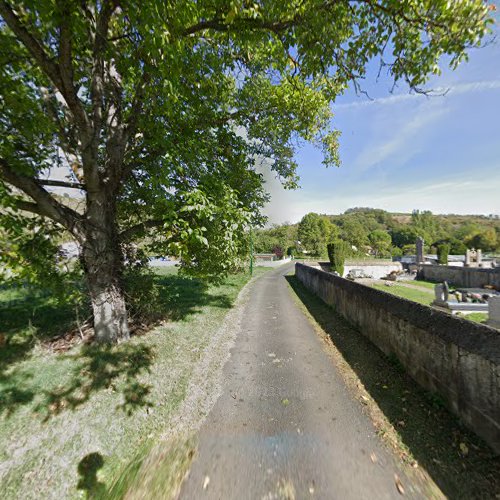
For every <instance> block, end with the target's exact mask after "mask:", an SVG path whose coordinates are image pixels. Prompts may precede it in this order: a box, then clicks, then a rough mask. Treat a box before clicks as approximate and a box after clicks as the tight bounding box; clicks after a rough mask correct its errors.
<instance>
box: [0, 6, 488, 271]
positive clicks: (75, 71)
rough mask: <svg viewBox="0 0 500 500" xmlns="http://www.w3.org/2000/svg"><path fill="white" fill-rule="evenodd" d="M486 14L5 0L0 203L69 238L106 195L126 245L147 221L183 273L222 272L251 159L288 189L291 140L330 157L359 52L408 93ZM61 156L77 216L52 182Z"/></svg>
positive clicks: (255, 191) (0, 38)
mask: <svg viewBox="0 0 500 500" xmlns="http://www.w3.org/2000/svg"><path fill="white" fill-rule="evenodd" d="M488 16H489V13H488V5H486V4H485V3H484V2H483V1H482V0H455V1H452V2H450V1H447V0H432V1H430V0H405V1H404V2H401V1H399V0H379V1H375V0H358V1H348V0H339V1H335V2H332V1H330V0H301V1H298V0H279V1H278V0H259V1H246V0H201V1H192V0H191V1H189V0H178V1H176V0H172V1H169V2H165V1H164V0H141V1H140V2H139V1H137V0H129V1H127V2H117V1H116V0H98V1H97V0H95V1H89V2H76V1H75V2H73V1H59V0H24V1H16V2H14V1H7V0H1V1H0V96H1V100H0V178H1V179H2V180H1V181H0V182H1V185H0V190H1V191H2V198H1V199H2V205H3V207H4V208H3V213H4V215H5V214H6V215H5V216H6V217H8V216H10V215H12V219H11V221H12V224H14V225H15V223H19V224H25V225H33V218H24V219H20V218H18V217H17V215H16V216H14V215H13V214H14V213H15V211H16V210H22V211H23V213H25V212H26V211H28V212H30V213H32V214H34V217H35V218H36V221H37V224H38V225H40V226H41V225H44V224H45V222H44V221H45V220H47V219H50V220H51V221H52V222H53V223H55V224H56V225H58V226H59V227H61V226H62V227H63V228H64V229H66V230H67V231H68V232H70V233H71V234H72V236H73V237H74V238H75V239H77V240H78V241H80V242H83V241H84V231H83V229H82V227H85V226H82V224H83V225H84V224H87V223H89V220H88V217H89V213H90V212H89V210H90V209H91V207H92V206H95V203H98V202H99V203H101V202H102V200H112V201H113V202H114V203H115V204H116V209H113V210H114V211H115V212H116V214H115V216H114V219H113V221H112V223H113V224H114V223H116V224H117V226H118V228H119V233H120V236H119V237H120V240H121V241H122V242H126V241H131V240H133V239H134V238H138V237H143V236H144V235H145V234H146V233H147V232H148V231H150V230H151V228H153V227H156V228H159V229H157V230H156V232H155V233H153V234H150V238H151V239H150V242H151V243H158V244H159V245H160V248H165V249H167V251H169V252H171V253H176V254H178V255H180V256H181V257H183V259H184V262H185V265H186V266H187V267H188V268H189V269H191V270H193V271H194V272H199V273H200V274H202V275H204V276H209V275H216V274H220V273H222V272H226V271H227V270H228V269H229V268H230V267H231V265H232V263H234V262H235V261H236V260H237V259H238V258H239V257H240V256H241V255H242V253H244V247H245V242H244V235H245V228H246V227H247V225H248V224H249V223H259V222H261V221H262V219H261V218H260V217H259V213H260V209H261V207H262V205H263V203H264V202H265V200H266V195H265V192H264V190H263V187H262V177H261V175H260V174H259V173H258V172H257V171H256V169H255V159H256V158H258V157H265V158H267V159H268V160H269V163H270V165H271V168H272V169H273V170H274V171H275V172H276V174H277V175H278V176H279V177H280V178H281V179H282V180H283V182H284V183H285V184H286V185H287V186H289V187H294V186H296V184H297V180H298V179H297V176H296V172H295V169H296V164H295V161H294V152H295V150H296V148H297V147H298V146H299V145H300V143H301V142H302V141H310V142H312V143H314V144H316V145H317V146H318V147H320V148H321V149H322V151H323V153H324V163H325V164H326V165H338V164H339V157H338V132H337V131H336V130H334V129H333V128H332V127H331V118H332V113H331V108H330V104H331V103H332V102H333V101H334V100H335V98H336V97H337V96H338V95H339V94H340V93H342V92H343V91H344V89H345V88H346V87H347V85H348V84H349V83H350V82H353V84H354V85H355V86H358V85H359V81H360V79H362V78H363V76H364V75H365V71H366V70H365V68H366V66H367V63H368V62H369V61H370V60H372V59H373V58H378V59H379V60H380V61H381V64H382V65H383V66H384V67H386V68H387V70H388V72H389V73H390V74H391V75H392V76H393V78H394V80H395V81H399V80H404V81H406V82H407V84H408V85H409V87H410V88H412V89H419V88H420V87H421V86H423V85H424V84H425V82H426V81H427V78H428V76H429V75H430V74H433V73H439V66H438V63H439V60H440V58H441V57H442V56H443V55H448V56H449V62H450V64H451V66H452V67H454V66H455V65H456V64H458V63H459V62H460V61H461V60H463V59H465V58H466V57H467V56H466V50H467V48H469V47H471V46H477V45H478V44H480V42H481V39H482V38H483V37H484V36H485V35H486V33H487V30H488V23H489V22H490V20H489V17H488ZM57 166H59V167H61V168H62V169H65V170H66V177H67V178H66V179H65V181H64V182H60V184H65V185H66V187H71V188H75V189H79V190H80V192H81V193H82V194H84V196H85V200H86V205H85V207H84V209H83V211H81V212H78V211H75V210H74V209H72V208H70V207H67V206H65V205H64V203H62V202H61V201H60V200H56V199H55V198H54V197H53V196H52V195H51V193H50V192H49V191H48V189H47V182H45V179H46V178H47V176H51V175H54V170H55V167H57ZM103 192H104V194H105V195H103ZM99 200H101V201H99ZM113 213H114V212H113ZM23 221H24V222H23ZM9 227H10V226H9V224H8V223H6V228H7V229H6V230H7V232H8V231H9V230H10V229H9ZM12 230H13V231H14V232H16V231H17V229H12ZM30 234H32V232H31V233H30ZM317 250H318V251H319V247H318V248H317Z"/></svg>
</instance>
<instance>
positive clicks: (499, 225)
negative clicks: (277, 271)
mask: <svg viewBox="0 0 500 500" xmlns="http://www.w3.org/2000/svg"><path fill="white" fill-rule="evenodd" d="M418 236H421V237H422V238H424V240H425V243H426V250H427V251H429V252H434V251H435V249H436V246H437V245H439V244H443V243H446V244H448V245H449V247H450V253H451V254H464V253H465V251H466V249H467V248H481V249H482V250H483V252H486V253H496V252H498V251H499V250H500V248H499V247H500V218H499V216H498V215H489V216H485V215H458V214H444V215H435V214H433V213H432V212H430V211H418V210H415V211H414V212H413V213H411V214H405V213H391V212H386V211H385V210H381V209H375V208H365V207H362V208H351V209H349V210H347V211H346V212H344V213H343V214H339V215H329V214H316V213H309V214H307V215H305V216H304V217H303V218H302V220H301V221H300V222H299V223H297V224H280V225H274V226H273V227H271V228H267V229H260V230H257V231H256V234H255V238H254V239H255V241H254V248H255V251H257V252H275V253H294V252H295V253H300V252H303V251H306V252H307V253H309V254H313V255H318V256H325V255H326V245H327V244H328V243H329V242H330V241H334V240H336V239H342V240H344V241H347V242H348V243H349V244H350V245H351V246H352V247H354V248H353V253H354V254H355V255H365V254H369V255H375V256H377V257H391V256H396V255H403V254H412V253H415V240H416V238H417V237H418Z"/></svg>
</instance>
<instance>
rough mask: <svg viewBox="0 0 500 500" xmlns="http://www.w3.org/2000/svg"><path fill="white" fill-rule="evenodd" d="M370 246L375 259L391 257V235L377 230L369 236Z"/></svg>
mask: <svg viewBox="0 0 500 500" xmlns="http://www.w3.org/2000/svg"><path fill="white" fill-rule="evenodd" d="M368 239H369V240H370V245H371V247H372V250H373V252H374V253H375V257H386V256H388V255H390V249H391V235H390V234H389V233H387V232H386V231H383V230H382V229H376V230H375V231H372V232H371V233H370V234H369V235H368Z"/></svg>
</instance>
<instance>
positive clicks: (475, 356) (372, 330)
mask: <svg viewBox="0 0 500 500" xmlns="http://www.w3.org/2000/svg"><path fill="white" fill-rule="evenodd" d="M295 273H296V276H297V278H298V279H299V280H300V281H301V282H302V283H303V284H304V286H305V287H306V288H308V289H309V290H310V291H312V292H314V293H315V294H316V295H318V296H319V297H320V298H321V299H322V300H323V301H324V302H326V303H327V304H329V305H331V306H333V307H334V308H335V309H336V311H338V312H339V313H340V314H341V315H342V316H344V317H345V318H346V319H347V320H348V321H349V322H350V323H351V324H352V325H354V326H355V327H357V328H359V330H360V331H361V332H362V333H363V334H364V335H365V336H367V337H368V338H369V339H370V340H371V341H372V342H373V343H374V344H375V345H376V346H377V347H378V348H379V349H381V350H382V351H383V352H384V353H386V354H387V355H389V354H393V355H396V356H397V358H398V359H399V360H400V361H401V363H402V364H403V366H404V367H405V368H406V370H407V371H408V373H409V374H410V375H411V376H412V377H413V378H414V379H415V380H416V381H417V382H418V383H419V384H420V385H422V386H423V387H424V388H426V389H428V390H430V391H433V392H437V393H439V394H440V395H441V396H442V398H443V399H444V401H445V402H446V404H447V405H448V407H449V408H450V409H451V410H452V411H453V412H454V413H455V414H456V415H458V416H459V417H460V418H461V419H462V421H463V422H464V423H465V424H466V425H467V426H468V427H470V428H471V429H472V430H473V431H474V432H476V433H477V434H478V435H480V436H481V437H482V438H483V439H485V441H486V442H487V443H489V444H490V446H491V447H492V448H493V449H494V450H496V451H497V452H499V453H500V333H499V332H498V331H497V330H494V329H493V328H490V327H487V326H484V325H480V324H478V323H472V322H470V321H467V320H464V319H461V318H457V317H453V316H450V315H448V314H446V313H444V312H441V311H438V310H436V309H433V308H431V307H427V306H423V305H420V304H417V303H415V302H412V301H409V300H406V299H401V298H399V297H396V296H394V295H391V294H389V293H386V292H382V291H379V290H376V289H374V288H370V287H367V286H364V285H361V284H359V283H355V282H352V281H349V280H346V279H343V278H339V277H336V276H334V275H332V274H330V273H327V272H324V271H322V270H319V269H315V268H312V267H309V266H306V265H303V264H296V265H295Z"/></svg>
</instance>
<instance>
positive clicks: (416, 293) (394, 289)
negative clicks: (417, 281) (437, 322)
mask: <svg viewBox="0 0 500 500" xmlns="http://www.w3.org/2000/svg"><path fill="white" fill-rule="evenodd" d="M372 286H373V288H376V289H377V290H382V291H383V292H387V293H392V294H393V295H397V296H398V297H402V298H404V299H408V300H413V301H414V302H418V303H419V304H424V305H426V306H429V305H431V302H432V301H433V300H434V294H433V293H431V292H430V291H426V290H424V289H422V290H416V289H415V288H410V287H406V286H403V285H398V284H397V283H395V284H392V286H387V285H382V284H380V285H379V284H378V283H377V284H373V285H372Z"/></svg>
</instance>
